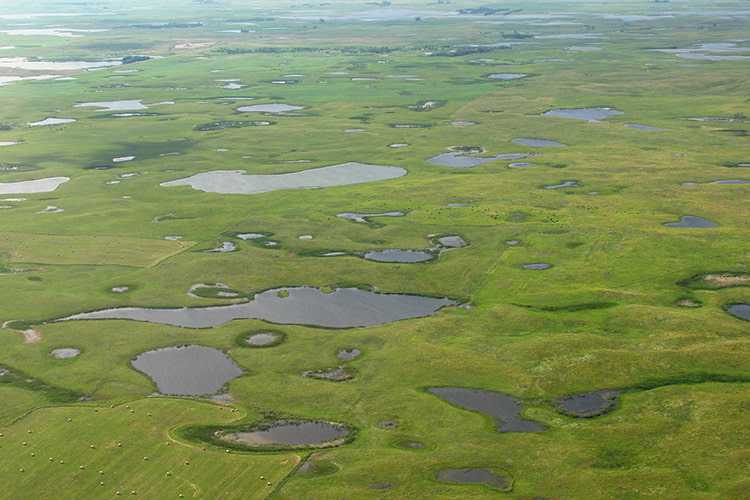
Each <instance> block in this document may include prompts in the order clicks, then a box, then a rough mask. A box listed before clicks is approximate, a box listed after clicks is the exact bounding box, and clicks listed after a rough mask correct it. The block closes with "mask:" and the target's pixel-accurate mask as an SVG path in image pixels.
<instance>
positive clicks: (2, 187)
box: [0, 177, 70, 194]
mask: <svg viewBox="0 0 750 500" xmlns="http://www.w3.org/2000/svg"><path fill="white" fill-rule="evenodd" d="M69 180H70V177H47V178H46V179H37V180H34V181H19V182H0V194H20V193H23V194H30V193H49V192H50V191H54V190H55V189H57V187H58V186H59V185H60V184H63V183H64V182H68V181H69Z"/></svg>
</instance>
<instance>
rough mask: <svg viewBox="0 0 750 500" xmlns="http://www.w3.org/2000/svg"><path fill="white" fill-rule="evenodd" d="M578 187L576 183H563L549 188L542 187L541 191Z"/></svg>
mask: <svg viewBox="0 0 750 500" xmlns="http://www.w3.org/2000/svg"><path fill="white" fill-rule="evenodd" d="M576 186H580V184H578V183H577V182H576V181H564V182H562V183H561V184H553V185H551V186H542V189H560V188H566V187H576Z"/></svg>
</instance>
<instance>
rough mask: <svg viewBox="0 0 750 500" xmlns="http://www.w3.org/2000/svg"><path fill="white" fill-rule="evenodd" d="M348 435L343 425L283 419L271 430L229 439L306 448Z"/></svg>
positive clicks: (236, 434)
mask: <svg viewBox="0 0 750 500" xmlns="http://www.w3.org/2000/svg"><path fill="white" fill-rule="evenodd" d="M348 435H349V429H347V428H346V427H345V426H343V425H341V424H335V423H331V422H315V421H312V420H291V419H282V420H277V421H275V422H273V423H272V424H271V427H270V428H269V429H266V430H258V431H253V432H236V433H234V434H232V435H230V436H228V437H229V438H230V439H231V440H233V441H236V442H238V443H243V444H247V445H250V446H263V445H272V444H282V445H288V446H304V445H316V444H326V443H335V442H336V441H339V440H341V439H343V438H345V437H346V436H348Z"/></svg>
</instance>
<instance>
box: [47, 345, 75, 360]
mask: <svg viewBox="0 0 750 500" xmlns="http://www.w3.org/2000/svg"><path fill="white" fill-rule="evenodd" d="M50 354H51V355H52V357H53V358H55V359H71V358H75V357H76V356H78V355H79V354H81V350H80V349H76V348H74V347H61V348H59V349H52V352H50Z"/></svg>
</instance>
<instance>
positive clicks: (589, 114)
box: [542, 108, 623, 122]
mask: <svg viewBox="0 0 750 500" xmlns="http://www.w3.org/2000/svg"><path fill="white" fill-rule="evenodd" d="M542 114H543V115H544V116H556V117H558V118H571V119H573V120H585V121H590V122H598V121H600V120H603V119H605V118H607V117H610V116H614V115H621V114H623V111H617V110H615V109H610V108H575V109H551V110H549V111H546V112H544V113H542Z"/></svg>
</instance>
